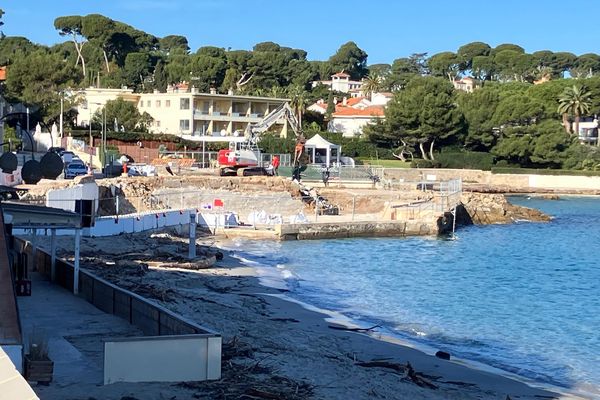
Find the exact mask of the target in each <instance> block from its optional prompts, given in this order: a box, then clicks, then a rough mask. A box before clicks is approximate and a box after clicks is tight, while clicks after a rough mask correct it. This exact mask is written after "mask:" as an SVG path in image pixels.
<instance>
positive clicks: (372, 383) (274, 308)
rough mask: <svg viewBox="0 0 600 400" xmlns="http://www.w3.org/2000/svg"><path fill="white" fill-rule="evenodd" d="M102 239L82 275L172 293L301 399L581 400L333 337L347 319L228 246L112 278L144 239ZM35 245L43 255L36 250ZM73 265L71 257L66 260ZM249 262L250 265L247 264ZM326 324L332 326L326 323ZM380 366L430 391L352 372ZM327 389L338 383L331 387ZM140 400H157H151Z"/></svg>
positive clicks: (472, 365)
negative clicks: (412, 377) (202, 263)
mask: <svg viewBox="0 0 600 400" xmlns="http://www.w3.org/2000/svg"><path fill="white" fill-rule="evenodd" d="M128 236H129V235H128ZM65 239H67V238H65ZM88 239H89V238H88ZM106 239H108V241H107V242H106V243H107V244H108V243H110V246H111V247H107V248H110V252H109V253H102V252H100V253H99V252H98V248H104V247H103V246H102V242H98V238H93V239H89V242H88V241H86V243H84V244H83V246H82V256H83V257H85V256H86V255H87V256H93V257H92V259H94V260H97V261H95V262H96V265H90V264H92V261H91V260H88V261H85V262H84V263H83V266H82V268H86V269H88V270H90V271H91V272H93V273H96V274H98V275H100V276H101V277H103V278H105V279H108V280H110V281H112V282H113V283H115V284H118V285H120V286H123V287H128V286H127V285H130V286H129V288H131V286H137V285H139V284H140V283H141V282H142V281H143V282H144V283H145V284H149V285H152V286H153V287H155V288H162V289H163V290H169V291H170V292H169V297H170V299H167V300H164V299H163V300H162V302H161V301H160V300H157V299H154V301H157V302H159V303H160V304H162V305H164V306H166V307H168V308H170V309H172V310H173V311H174V312H177V313H180V314H181V315H183V316H185V317H186V318H188V319H191V320H194V321H196V322H199V323H202V324H204V325H206V326H210V327H211V328H213V329H216V330H217V331H219V332H221V333H222V334H223V337H224V343H225V342H227V341H228V340H233V339H235V338H238V339H239V340H243V341H247V343H248V345H249V346H250V347H252V349H253V350H254V354H253V356H252V357H246V358H243V359H241V360H239V362H240V363H242V364H243V365H247V364H252V363H261V362H263V361H262V360H265V359H268V360H269V366H270V367H271V368H273V370H274V371H276V373H277V374H279V375H282V376H284V377H288V378H290V379H293V380H295V381H297V382H306V383H307V384H309V385H311V386H312V387H313V388H314V389H313V390H314V395H313V396H312V397H306V398H319V399H321V398H323V399H325V398H327V399H332V398H333V399H335V398H357V399H360V398H371V397H373V395H372V394H370V392H368V391H367V388H370V390H372V393H376V394H377V395H378V396H379V395H381V396H382V397H387V398H395V396H398V395H404V396H405V397H406V398H415V399H447V398H451V399H452V398H455V399H481V398H490V399H499V398H501V399H503V400H504V399H505V398H506V396H507V395H509V396H510V397H511V398H521V399H534V398H537V399H539V398H544V397H545V398H572V399H576V398H583V397H578V394H577V393H569V392H566V391H565V390H564V389H562V388H557V387H552V386H551V385H544V384H543V383H540V382H535V381H528V380H527V379H526V378H523V377H520V376H513V375H511V374H510V373H507V372H505V371H502V370H499V369H495V368H493V367H489V366H486V365H485V364H482V365H478V364H479V363H477V362H472V361H468V360H462V359H454V358H453V360H452V361H444V360H441V359H439V358H436V357H435V356H432V355H429V354H427V353H428V352H427V351H423V349H421V348H419V347H420V346H419V345H418V344H416V345H415V344H414V343H411V342H410V341H408V340H407V341H405V340H402V339H398V338H394V337H388V336H387V335H385V334H383V333H378V334H375V335H373V334H371V335H366V334H359V335H356V334H355V333H356V332H347V331H343V330H337V329H331V328H330V325H331V324H332V323H334V322H335V323H336V324H338V325H339V324H347V323H349V324H351V325H350V326H354V325H353V321H352V319H350V318H346V317H345V316H344V318H343V319H341V320H340V318H339V316H338V315H336V314H335V311H329V310H324V309H320V308H317V307H314V306H312V305H309V304H306V303H302V302H301V301H297V300H296V299H293V298H292V297H290V296H289V295H288V293H287V292H288V290H287V289H283V288H277V287H275V288H273V287H271V286H269V285H266V284H265V281H264V280H263V279H261V274H260V265H249V264H250V263H248V262H246V263H244V262H243V261H242V260H240V259H239V258H237V257H235V256H234V255H232V254H230V251H231V250H232V249H231V248H229V246H228V244H231V243H232V242H233V241H231V240H228V239H224V238H213V237H205V238H200V242H205V243H208V242H210V246H212V247H213V250H214V249H216V248H218V249H222V250H223V252H224V253H225V258H224V259H223V261H220V262H218V263H217V266H215V267H213V268H210V269H206V270H198V271H190V270H186V269H183V268H165V267H160V266H150V267H149V268H148V271H147V273H145V275H144V276H143V277H140V276H139V275H132V276H130V275H128V271H127V270H125V271H123V270H120V269H114V268H113V269H112V270H111V268H107V265H106V261H107V260H109V259H110V260H117V259H118V258H119V251H121V252H123V253H122V254H124V252H132V251H133V249H132V247H137V248H143V249H146V248H147V241H146V240H144V235H138V236H135V237H129V238H128V239H127V240H126V241H125V242H126V243H122V244H120V245H116V244H115V243H114V238H106ZM106 239H105V240H106ZM111 239H112V242H111ZM215 239H216V240H215ZM65 243H69V242H68V241H65V242H64V243H63V246H62V247H64V248H69V247H70V246H69V245H70V243H69V245H67V246H64V244H65ZM46 244H47V243H46ZM40 245H41V246H43V244H42V243H40ZM233 251H234V252H235V249H233ZM69 252H70V251H68V252H67V253H69ZM71 255H72V253H71V254H67V256H71ZM247 261H250V262H251V263H254V261H252V260H247ZM88 263H89V264H88ZM152 264H153V265H160V264H161V263H160V262H157V263H152ZM257 264H260V263H259V262H257ZM264 268H268V267H266V266H265V267H264ZM103 274H104V275H103ZM134 291H135V290H134ZM198 300H199V301H198ZM339 315H342V314H339ZM342 316H343V315H342ZM332 317H333V320H331V319H330V318H332ZM336 317H337V318H336ZM381 359H385V360H391V361H390V362H394V363H397V364H398V365H400V364H402V365H404V364H405V363H406V362H407V361H409V362H410V363H411V365H412V367H413V368H414V369H415V371H418V373H420V374H422V376H425V377H427V379H431V381H432V382H433V383H434V384H435V385H436V386H437V389H435V390H434V389H424V388H421V387H419V386H418V385H416V384H414V383H411V382H406V381H405V380H399V379H398V374H397V373H393V372H390V371H389V370H386V369H385V368H364V367H360V366H359V365H357V362H358V361H363V362H369V361H371V360H381ZM236 361H238V360H236ZM482 366H483V367H484V368H481V367H482ZM486 367H488V368H486ZM324 371H325V372H324ZM332 382H337V383H336V384H335V385H333V384H332ZM340 382H341V383H340ZM332 385H333V386H332ZM125 388H126V389H127V390H130V389H131V388H139V386H135V385H133V386H131V385H129V386H127V385H126V386H125ZM39 390H40V395H42V394H44V395H45V394H47V395H48V397H44V396H42V398H49V399H59V398H63V397H64V393H62V392H61V391H60V388H52V387H50V388H48V389H46V388H40V389H39ZM107 390H117V389H116V386H114V387H112V388H111V387H99V388H90V387H87V391H90V394H94V395H96V396H97V397H98V396H99V397H100V398H103V397H108V396H104V393H105V391H107ZM131 390H133V389H131ZM136 390H138V389H136ZM86 393H87V392H86ZM579 396H581V394H579ZM375 397H377V396H375ZM111 398H112V397H111ZM115 398H118V397H115ZM145 398H149V399H154V398H153V397H150V396H148V397H145ZM182 398H189V397H185V396H183V397H182Z"/></svg>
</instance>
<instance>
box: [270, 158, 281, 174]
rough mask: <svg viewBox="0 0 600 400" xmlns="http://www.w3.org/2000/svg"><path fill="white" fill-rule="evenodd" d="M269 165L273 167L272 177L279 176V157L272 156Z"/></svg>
mask: <svg viewBox="0 0 600 400" xmlns="http://www.w3.org/2000/svg"><path fill="white" fill-rule="evenodd" d="M271 165H272V166H273V175H275V176H277V175H279V173H278V172H277V170H278V169H279V156H277V155H274V156H273V159H272V160H271Z"/></svg>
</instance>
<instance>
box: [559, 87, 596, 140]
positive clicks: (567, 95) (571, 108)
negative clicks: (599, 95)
mask: <svg viewBox="0 0 600 400" xmlns="http://www.w3.org/2000/svg"><path fill="white" fill-rule="evenodd" d="M591 96H592V93H591V92H590V91H589V90H588V89H587V88H586V87H585V86H578V85H573V86H569V87H566V88H565V90H564V91H563V92H562V94H561V95H560V97H559V98H558V103H559V105H558V112H559V113H560V114H562V116H563V124H564V123H565V120H566V116H567V115H573V116H574V117H575V134H576V135H579V119H580V117H581V115H582V114H587V113H589V112H590V108H591V104H592V103H591V100H590V97H591ZM565 128H566V129H567V133H570V130H569V129H568V125H565Z"/></svg>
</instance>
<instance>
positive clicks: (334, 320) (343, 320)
mask: <svg viewBox="0 0 600 400" xmlns="http://www.w3.org/2000/svg"><path fill="white" fill-rule="evenodd" d="M232 241H233V240H232V239H225V240H221V241H217V242H216V243H217V245H219V246H221V245H223V244H225V245H226V242H232ZM221 249H223V250H227V251H235V250H234V249H232V248H228V247H221ZM234 258H235V257H234ZM236 259H237V258H236ZM237 260H239V259H237ZM246 261H249V260H245V259H242V260H239V262H240V264H241V266H242V268H250V269H252V270H253V271H254V273H255V274H256V275H255V277H256V278H258V282H259V284H260V285H262V286H264V287H265V288H267V289H275V290H281V289H282V288H281V287H279V286H271V285H269V284H268V283H267V282H268V280H266V279H262V276H261V271H260V270H261V269H262V268H268V267H267V266H260V265H256V266H253V265H247V264H245V262H246ZM250 262H251V263H255V262H254V261H250ZM257 264H258V263H257ZM233 268H236V267H233ZM248 276H250V275H248ZM287 291H288V290H287V289H286V292H287ZM286 292H284V293H278V294H277V293H276V294H273V293H264V295H265V296H270V297H274V298H277V299H279V300H281V301H284V302H288V303H292V304H296V305H298V306H300V307H302V308H303V309H305V310H307V311H309V312H315V313H318V314H320V315H322V317H323V320H324V321H326V322H328V323H329V324H333V325H339V326H343V327H345V328H350V329H356V328H359V329H363V330H364V329H368V328H369V326H368V325H369V324H367V323H365V322H361V321H357V320H355V319H353V318H351V317H348V316H346V315H344V314H343V313H340V312H337V311H334V310H330V309H326V308H321V307H319V306H315V305H312V304H309V303H306V302H304V301H302V300H299V299H295V298H293V297H290V296H289V295H287V294H286ZM383 329H386V328H383ZM386 330H387V332H388V333H382V332H375V331H366V332H351V333H354V334H358V335H363V336H365V337H368V338H370V339H373V340H377V341H382V342H384V343H388V344H390V345H394V346H400V347H404V348H408V349H412V350H415V351H418V352H420V353H422V354H423V355H425V356H428V357H433V358H435V356H434V354H435V352H436V351H438V350H439V349H438V348H436V347H435V346H434V345H433V344H427V343H426V342H425V341H424V342H418V341H413V340H411V339H410V338H408V337H403V336H402V335H399V334H394V333H393V332H390V331H389V329H386ZM451 363H454V364H457V365H460V366H463V367H466V368H469V369H472V370H475V371H479V372H482V373H486V374H492V375H497V376H499V377H503V378H506V379H509V380H514V381H517V382H519V383H522V384H524V385H527V386H528V387H530V388H532V389H536V390H542V391H548V392H552V393H554V394H555V395H557V398H560V399H575V400H576V399H586V398H587V397H580V396H586V393H578V392H571V391H570V390H569V388H566V387H562V386H557V385H553V384H551V383H547V382H541V381H536V380H534V379H531V378H528V377H525V376H521V375H518V374H516V373H512V372H509V371H506V370H503V369H501V368H498V367H494V366H491V365H489V364H486V363H484V362H481V361H475V360H470V359H465V358H460V357H455V356H454V355H453V354H452V361H451ZM535 397H537V398H544V397H545V396H544V395H535Z"/></svg>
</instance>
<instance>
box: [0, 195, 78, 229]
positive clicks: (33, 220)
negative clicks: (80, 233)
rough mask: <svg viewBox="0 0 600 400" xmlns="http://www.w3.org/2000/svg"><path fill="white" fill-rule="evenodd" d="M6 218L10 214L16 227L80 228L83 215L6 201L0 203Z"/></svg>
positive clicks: (59, 209)
mask: <svg viewBox="0 0 600 400" xmlns="http://www.w3.org/2000/svg"><path fill="white" fill-rule="evenodd" d="M0 208H1V209H2V213H3V216H4V219H5V220H6V218H7V217H8V216H9V215H10V219H11V220H10V221H7V223H8V222H10V223H11V224H12V225H13V227H15V228H24V229H26V228H57V229H59V228H61V229H68V228H79V227H81V215H79V214H77V213H74V212H71V211H66V210H63V209H61V208H53V207H46V206H41V205H34V204H27V203H18V202H10V201H5V202H2V204H0Z"/></svg>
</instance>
